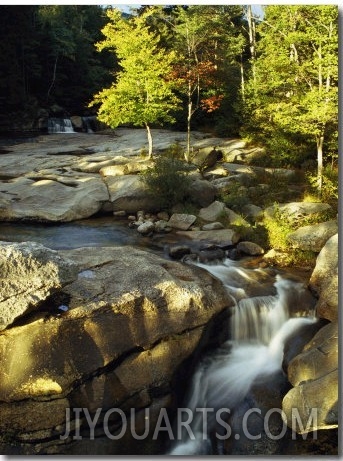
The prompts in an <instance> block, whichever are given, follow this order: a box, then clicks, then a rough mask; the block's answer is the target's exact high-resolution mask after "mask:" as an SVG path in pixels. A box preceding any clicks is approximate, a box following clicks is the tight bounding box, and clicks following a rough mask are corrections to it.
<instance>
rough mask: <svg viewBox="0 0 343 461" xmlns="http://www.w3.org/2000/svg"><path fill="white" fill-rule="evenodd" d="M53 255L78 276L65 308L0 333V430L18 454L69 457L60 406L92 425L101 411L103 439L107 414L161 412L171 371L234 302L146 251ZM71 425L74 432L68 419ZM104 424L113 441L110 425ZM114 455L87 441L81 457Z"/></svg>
mask: <svg viewBox="0 0 343 461" xmlns="http://www.w3.org/2000/svg"><path fill="white" fill-rule="evenodd" d="M60 253H61V255H63V256H68V257H69V258H70V259H72V260H73V261H74V262H75V264H77V265H78V270H79V276H78V279H77V280H75V281H74V282H72V283H71V284H70V285H68V286H66V287H65V288H64V290H63V291H64V293H65V296H66V297H68V298H69V301H68V305H67V307H68V310H67V311H66V312H64V313H61V314H59V315H52V314H51V313H50V312H43V311H41V312H40V316H38V317H36V318H35V319H34V320H32V321H31V322H30V323H28V324H23V325H20V326H17V327H15V328H11V329H9V330H8V331H7V334H6V335H0V360H1V364H2V366H1V370H0V411H1V413H2V415H4V417H3V418H1V421H0V430H1V432H2V433H3V434H5V436H6V437H7V440H12V443H13V442H15V443H16V450H17V453H18V452H19V453H22V454H23V453H26V454H35V453H36V454H37V452H41V453H47V452H51V453H64V452H66V453H68V452H69V453H71V452H72V451H71V450H74V449H72V448H71V447H73V446H74V445H75V444H76V445H80V443H82V442H79V441H75V440H73V436H72V434H71V435H70V436H69V438H68V439H67V441H66V442H62V441H61V440H60V439H59V436H60V435H61V434H63V433H64V432H65V430H66V409H67V408H75V407H77V408H87V409H88V410H89V413H90V414H91V415H92V417H94V413H95V412H96V411H97V409H98V408H101V409H102V410H101V411H102V412H101V415H100V417H99V424H98V427H99V430H98V432H97V438H98V437H99V438H101V437H105V434H103V433H101V424H100V421H101V420H102V419H103V418H104V415H105V412H106V411H109V410H111V409H112V408H120V409H123V411H128V412H130V408H133V409H134V411H136V412H139V410H140V409H144V408H146V407H148V408H150V407H153V406H154V405H155V408H157V409H160V407H161V405H162V406H166V400H165V397H167V396H168V395H169V393H170V381H171V378H172V376H173V373H174V372H175V370H176V368H177V367H178V366H179V365H180V364H181V362H182V361H183V360H185V359H186V358H187V357H189V356H190V354H192V353H193V352H194V351H195V349H196V348H197V347H198V345H199V344H200V342H201V338H202V336H203V335H204V334H205V332H206V331H208V326H209V322H210V321H212V320H214V319H215V318H216V315H217V314H219V313H220V312H222V311H223V310H225V309H226V308H227V307H229V306H230V305H231V304H232V302H231V301H230V300H229V299H228V296H227V292H226V290H225V288H224V286H223V285H222V284H221V282H219V281H218V280H217V279H215V278H213V277H212V276H211V275H210V274H209V273H207V272H206V271H204V270H202V269H201V268H198V267H195V266H188V265H184V264H181V263H179V262H175V261H170V260H166V259H163V258H161V257H159V256H156V255H154V254H152V253H149V252H145V251H141V250H137V249H134V248H131V247H111V248H87V249H84V248H81V249H77V250H69V251H62V252H60ZM213 333H214V331H213V332H212V334H213ZM206 334H208V333H206ZM14 364H17V365H16V366H14ZM133 370H135V372H134V373H133ZM151 414H152V413H150V415H151ZM43 415H44V417H43ZM71 418H72V423H71V424H72V427H75V423H76V422H77V421H76V419H75V418H76V415H75V414H72V415H71ZM82 421H83V422H84V418H83V420H82ZM152 422H153V421H152ZM110 424H111V428H110V431H111V433H114V431H115V429H116V428H117V429H118V423H117V422H115V421H114V422H112V420H111V422H110ZM86 428H87V425H86ZM119 429H120V427H119ZM32 440H33V442H32ZM25 441H30V443H28V444H26V443H25ZM65 443H68V447H67V448H66V446H64V444H65ZM85 443H86V442H85ZM0 445H1V444H0ZM119 445H120V443H119ZM81 446H82V445H81ZM134 446H135V447H136V450H138V448H137V445H134ZM119 448H121V447H118V444H117V445H116V444H114V445H113V446H112V447H109V446H108V445H107V446H106V448H104V447H103V446H100V447H99V444H97V443H95V444H94V447H93V448H90V450H91V451H90V452H89V453H90V454H96V450H97V454H111V453H116V452H117V451H118V450H119V452H120V451H121V453H123V450H124V448H121V449H119ZM5 449H6V447H5ZM131 449H134V448H133V446H132V441H131ZM75 453H78V454H80V453H82V449H76V448H75ZM83 454H85V452H84V450H83ZM131 454H132V453H131ZM133 454H137V452H136V453H133Z"/></svg>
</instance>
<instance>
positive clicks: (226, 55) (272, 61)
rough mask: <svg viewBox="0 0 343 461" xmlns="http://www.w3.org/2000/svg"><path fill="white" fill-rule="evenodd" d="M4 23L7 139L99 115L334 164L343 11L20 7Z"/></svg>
mask: <svg viewBox="0 0 343 461" xmlns="http://www.w3.org/2000/svg"><path fill="white" fill-rule="evenodd" d="M0 22H1V27H0V34H1V40H0V47H1V55H2V60H1V63H0V106H1V116H0V117H1V118H0V129H1V130H2V131H4V130H8V129H9V127H11V126H12V127H13V126H15V127H19V128H22V129H34V128H35V127H36V126H37V120H38V119H39V117H41V116H42V114H43V115H44V114H45V115H46V114H48V115H49V116H56V115H57V116H60V115H64V116H71V115H81V116H82V115H94V114H98V117H99V119H100V120H102V121H103V122H105V123H106V124H107V125H109V126H111V127H115V126H118V124H123V123H126V124H132V125H136V126H146V127H147V128H148V129H149V128H150V125H151V126H152V127H154V126H159V125H161V124H164V125H165V126H167V127H170V128H175V129H181V130H187V131H188V132H190V130H191V129H202V130H205V131H208V132H210V133H213V134H215V135H217V136H218V135H219V136H226V137H237V136H241V137H243V138H245V139H248V140H252V141H253V142H255V143H261V144H263V145H264V146H266V148H267V151H268V155H267V156H266V158H265V159H259V161H260V162H262V163H263V161H264V162H265V163H266V165H268V166H274V167H278V166H281V167H288V166H293V167H300V166H304V165H305V166H309V167H311V166H312V167H313V166H314V165H316V167H317V168H318V172H319V176H320V177H321V174H322V172H323V171H324V170H325V169H327V170H328V169H329V170H331V171H332V169H333V168H334V167H335V166H336V163H337V141H338V8H337V6H334V5H318V6H317V5H316V6H310V5H295V6H290V5H269V6H266V7H264V15H263V18H257V17H254V15H253V13H252V9H251V6H249V5H248V6H243V5H225V6H224V5H221V6H208V5H194V6H161V7H158V6H142V7H140V8H136V9H133V8H132V9H131V14H127V13H123V12H121V11H119V10H117V9H116V8H112V7H104V6H94V5H93V6H87V5H55V6H47V5H30V6H19V5H17V6H1V15H0ZM188 148H189V146H188ZM323 169H324V170H323Z"/></svg>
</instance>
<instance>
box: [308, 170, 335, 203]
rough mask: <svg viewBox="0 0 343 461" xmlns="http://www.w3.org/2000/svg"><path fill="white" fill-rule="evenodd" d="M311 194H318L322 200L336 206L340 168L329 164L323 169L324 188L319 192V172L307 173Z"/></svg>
mask: <svg viewBox="0 0 343 461" xmlns="http://www.w3.org/2000/svg"><path fill="white" fill-rule="evenodd" d="M306 178H307V181H308V183H309V192H308V193H310V194H312V195H314V196H316V197H317V198H318V199H319V200H320V201H322V202H327V203H329V204H330V205H332V206H334V207H336V206H337V202H338V169H337V168H336V167H331V166H327V167H325V168H324V170H323V176H322V189H321V191H320V193H319V191H318V189H317V179H318V178H317V174H316V173H307V175H306Z"/></svg>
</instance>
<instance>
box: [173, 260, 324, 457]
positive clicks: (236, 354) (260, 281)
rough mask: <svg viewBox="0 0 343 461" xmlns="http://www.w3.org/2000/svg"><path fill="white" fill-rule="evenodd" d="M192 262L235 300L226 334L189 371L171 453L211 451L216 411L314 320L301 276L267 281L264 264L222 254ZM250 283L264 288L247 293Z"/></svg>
mask: <svg viewBox="0 0 343 461" xmlns="http://www.w3.org/2000/svg"><path fill="white" fill-rule="evenodd" d="M198 265H199V266H201V267H203V268H205V269H206V270H208V271H209V272H211V273H212V274H213V275H215V276H216V277H217V278H220V279H221V280H222V282H223V283H224V284H225V286H226V288H227V291H228V293H229V295H230V296H231V297H232V298H233V299H234V302H235V306H234V308H233V315H232V316H231V318H230V325H228V327H229V330H230V339H229V340H228V341H227V342H225V343H224V344H223V345H222V346H221V347H220V348H219V349H217V350H216V351H215V352H214V353H211V354H209V355H208V356H206V357H205V358H204V359H203V360H202V361H201V363H200V364H199V365H198V367H197V369H196V371H195V373H194V376H193V379H192V382H191V385H190V389H189V391H188V395H189V397H188V399H186V402H185V403H184V405H183V406H184V408H185V409H187V410H186V411H187V412H188V413H189V415H190V419H191V423H190V426H189V427H186V428H184V430H183V432H182V433H181V436H180V437H178V439H177V441H175V442H174V444H173V446H172V448H171V450H170V451H169V454H172V455H206V454H212V448H211V441H210V440H211V433H213V432H214V431H215V429H216V427H218V414H219V413H218V411H219V412H220V409H222V408H226V409H230V412H232V411H234V409H235V408H237V406H238V405H239V404H240V403H241V402H242V400H243V399H244V397H245V396H246V395H247V394H248V392H249V390H250V388H251V386H252V384H253V383H254V382H255V380H256V378H258V377H261V376H263V379H268V376H270V375H271V374H273V373H275V372H276V371H278V370H281V367H282V360H283V351H284V345H285V341H286V339H287V338H288V337H289V336H290V335H291V334H293V333H294V332H295V331H296V330H297V329H298V328H300V327H302V326H304V325H308V324H312V323H314V322H315V321H316V319H315V317H314V312H313V305H312V304H311V302H310V301H309V298H308V291H307V289H306V287H305V286H304V284H303V283H301V282H298V281H294V280H291V279H289V278H285V276H282V275H280V274H276V275H275V276H274V277H272V279H273V283H272V285H271V284H270V283H269V284H268V282H267V280H268V278H270V274H267V273H266V272H265V271H264V270H262V269H245V268H243V267H242V266H241V265H240V263H238V262H234V261H231V260H228V259H227V260H226V261H225V262H224V263H221V264H216V265H205V264H198ZM254 286H260V287H262V290H263V291H265V292H267V293H268V294H266V295H261V296H252V295H251V293H249V291H250V292H251V290H254V288H253V287H254ZM269 293H271V294H269ZM295 307H296V309H294V308H295ZM259 381H260V382H261V380H260V379H259ZM204 409H205V410H204ZM204 415H206V421H205V422H204V419H205V416H204ZM221 418H223V419H225V418H224V417H223V416H221ZM205 423H206V424H205ZM178 424H179V423H178ZM206 426H207V427H206Z"/></svg>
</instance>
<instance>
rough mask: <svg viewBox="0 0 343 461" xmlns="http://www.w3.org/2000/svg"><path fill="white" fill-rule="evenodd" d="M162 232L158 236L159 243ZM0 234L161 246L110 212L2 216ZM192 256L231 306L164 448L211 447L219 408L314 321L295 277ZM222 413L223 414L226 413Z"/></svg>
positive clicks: (70, 242)
mask: <svg viewBox="0 0 343 461" xmlns="http://www.w3.org/2000/svg"><path fill="white" fill-rule="evenodd" d="M168 238H169V239H170V238H171V237H170V236H168V237H164V240H163V241H164V243H166V242H167V241H168V240H167V239H168ZM0 240H6V241H17V242H20V241H29V240H31V241H36V242H38V243H42V244H43V245H45V246H47V247H49V248H52V249H70V248H77V247H83V246H85V247H87V246H113V245H134V246H138V247H145V248H146V249H149V250H150V251H151V250H153V247H154V245H155V251H157V252H158V253H159V254H160V253H161V251H163V243H162V244H158V242H153V241H151V239H148V238H142V237H141V236H139V235H138V234H137V233H136V232H134V231H132V230H131V229H128V227H127V224H126V223H124V222H122V223H119V222H114V220H113V217H110V218H108V217H103V218H94V219H88V220H82V221H79V222H73V223H62V224H58V225H46V224H37V223H34V224H29V223H1V224H0ZM247 261H248V260H247ZM193 263H194V262H193ZM194 264H196V265H198V266H200V267H202V268H204V269H206V270H207V271H208V272H210V273H211V274H213V275H214V276H215V277H217V278H218V279H220V280H221V281H222V283H223V284H224V285H225V287H226V289H227V292H228V296H229V297H231V299H232V300H233V304H234V306H233V308H232V315H231V317H230V320H229V322H228V324H227V325H223V328H224V329H225V328H226V329H227V332H228V334H227V337H228V338H229V339H228V340H227V341H226V342H225V343H224V344H222V345H221V346H220V347H219V348H218V349H216V350H215V351H211V352H210V353H209V354H208V355H206V356H205V357H204V358H203V359H202V360H201V362H200V363H199V364H198V365H197V368H196V370H195V372H194V375H193V378H192V380H191V382H190V385H189V389H188V392H187V393H186V397H185V401H184V402H182V405H181V406H182V408H183V409H185V411H187V414H188V415H191V416H192V418H191V421H190V423H189V425H188V426H187V427H183V428H182V431H181V432H180V434H178V436H177V437H176V439H175V440H174V441H173V442H172V446H171V447H170V448H169V451H168V454H174V455H200V454H202V455H209V454H213V453H217V452H218V445H217V446H216V450H217V451H216V450H215V449H214V446H213V433H217V432H216V431H217V430H218V411H219V412H220V410H221V409H223V408H226V409H230V414H231V412H234V411H235V409H237V408H238V407H239V405H240V404H241V403H242V401H243V400H244V399H245V398H246V396H247V395H248V394H249V391H250V389H251V388H252V386H253V384H254V383H255V382H256V381H257V380H258V382H259V383H261V380H262V383H263V382H265V381H263V380H267V379H269V377H270V376H271V375H273V373H275V372H281V370H282V361H283V356H284V346H285V342H286V340H287V338H289V337H290V336H291V335H293V334H294V333H295V332H296V331H297V330H298V329H299V328H301V327H303V326H305V325H311V324H313V323H315V322H316V318H315V317H314V310H313V308H314V300H313V298H312V296H311V295H310V293H309V291H308V290H307V288H306V286H305V285H304V283H303V282H301V281H299V280H300V279H299V278H295V277H294V276H290V275H289V274H284V273H281V272H278V271H276V270H274V269H268V268H267V269H261V268H251V267H249V266H248V264H245V263H244V261H232V260H230V259H226V260H224V261H223V262H220V263H215V264H213V263H212V264H209V263H208V264H204V263H200V262H197V263H194ZM178 407H180V405H178ZM221 418H222V421H223V420H225V415H224V416H221ZM205 419H206V421H205ZM205 423H206V424H205ZM222 427H223V426H221V427H220V428H219V429H222ZM211 437H212V438H211Z"/></svg>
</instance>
